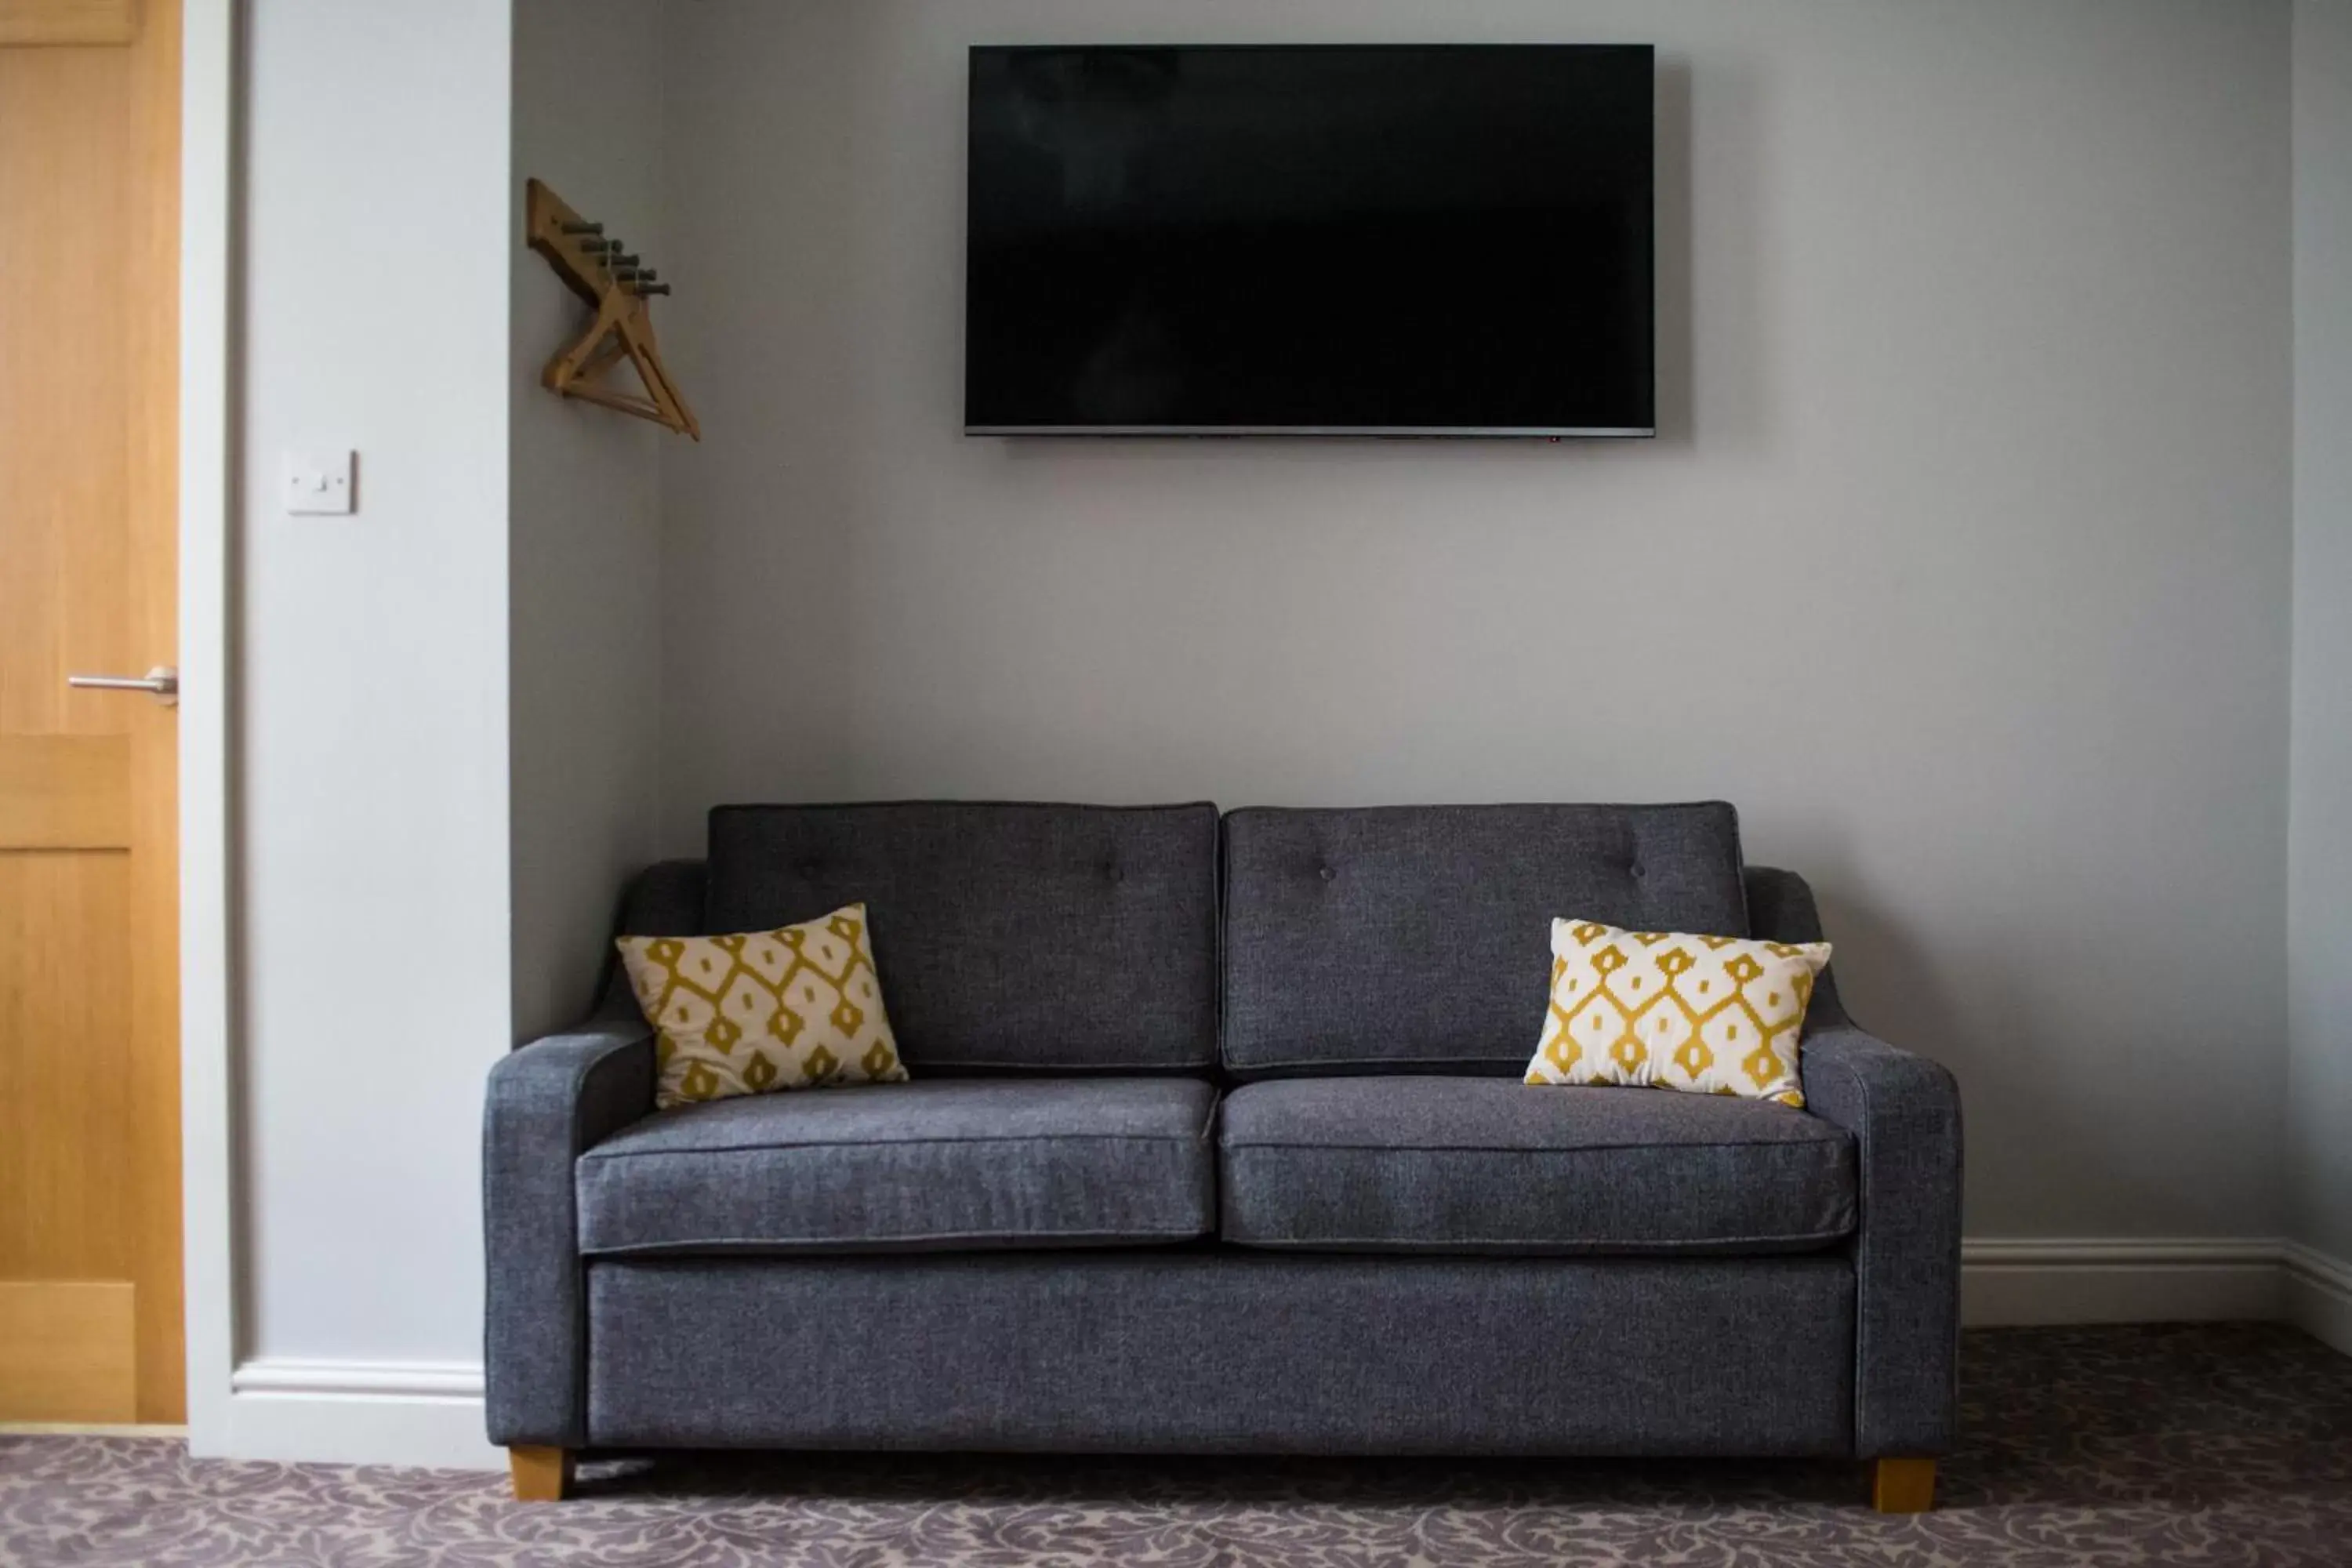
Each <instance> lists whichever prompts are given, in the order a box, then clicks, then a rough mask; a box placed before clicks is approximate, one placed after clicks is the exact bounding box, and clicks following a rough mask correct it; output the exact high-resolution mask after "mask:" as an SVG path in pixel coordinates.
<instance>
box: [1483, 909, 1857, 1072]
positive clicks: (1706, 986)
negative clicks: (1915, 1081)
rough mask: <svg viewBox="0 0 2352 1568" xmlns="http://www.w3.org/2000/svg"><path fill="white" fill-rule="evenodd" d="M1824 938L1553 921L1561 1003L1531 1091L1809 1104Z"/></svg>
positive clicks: (1554, 971)
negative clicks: (1806, 1036)
mask: <svg viewBox="0 0 2352 1568" xmlns="http://www.w3.org/2000/svg"><path fill="white" fill-rule="evenodd" d="M1829 961H1830V944H1829V943H1828V942H1801V943H1791V942H1748V941H1744V940H1742V939H1741V938H1738V937H1729V936H1687V935H1685V934H1683V933H1681V932H1679V931H1620V930H1618V929H1617V928H1616V927H1615V926H1609V925H1602V924H1601V923H1599V922H1598V921H1564V920H1556V921H1552V922H1551V1006H1550V1009H1549V1012H1548V1013H1547V1014H1546V1015H1545V1017H1544V1027H1543V1039H1542V1042H1541V1043H1540V1044H1538V1046H1537V1047H1536V1054H1535V1059H1534V1060H1532V1061H1530V1062H1529V1063H1528V1077H1527V1081H1528V1082H1529V1083H1559V1084H1584V1083H1617V1084H1641V1085H1643V1086H1646V1087H1649V1088H1653V1089H1687V1090H1690V1091H1692V1092H1694V1093H1698V1094H1736V1095H1743V1096H1745V1097H1747V1098H1748V1099H1750V1100H1779V1101H1780V1103H1782V1104H1783V1105H1802V1104H1804V1103H1805V1095H1804V1090H1803V1089H1802V1087H1801V1084H1800V1082H1799V1080H1798V1077H1797V1037H1798V1035H1799V1033H1800V1032H1801V1030H1802V1029H1803V1027H1804V1023H1805V1005H1806V1004H1807V1003H1808V1002H1810V1001H1811V1000H1812V995H1813V978H1814V976H1816V975H1818V974H1819V973H1821V972H1822V966H1823V965H1825V964H1827V963H1829Z"/></svg>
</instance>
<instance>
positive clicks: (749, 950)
mask: <svg viewBox="0 0 2352 1568" xmlns="http://www.w3.org/2000/svg"><path fill="white" fill-rule="evenodd" d="M617 945H618V946H619V948H620V950H621V962H622V963H624V964H625V965H626V966H627V968H628V972H629V984H630V986H631V987H632V988H633V989H634V990H635V992H636V994H637V1005H638V1006H639V1007H641V1008H643V1009H644V1010H645V1015H646V1022H647V1023H649V1024H651V1025H653V1026H654V1027H655V1028H656V1029H658V1030H659V1031H661V1038H660V1041H659V1043H658V1045H657V1046H656V1053H657V1055H658V1058H659V1061H660V1065H661V1079H660V1082H659V1083H658V1084H657V1085H656V1089H655V1094H654V1103H655V1104H656V1106H658V1107H660V1108H661V1109H663V1110H667V1109H668V1108H669V1107H671V1106H673V1105H683V1104H686V1103H688V1102H689V1101H693V1100H724V1099H726V1098H728V1097H729V1096H730V1095H738V1094H760V1093H763V1092H765V1091H767V1090H770V1089H812V1088H817V1087H821V1086H824V1085H829V1084H837V1083H902V1082H904V1081H905V1080H906V1077H907V1069H906V1068H905V1067H904V1066H903V1065H902V1064H901V1063H900V1062H899V1060H898V1043H897V1042H896V1041H895V1040H893V1039H892V1038H891V1037H890V1017H889V1015H888V1014H887V1012H885V1011H884V1010H883V1006H882V982H881V977H880V976H879V975H877V973H875V970H874V951H873V949H872V947H871V946H870V945H868V942H867V940H866V906H865V905H864V904H850V905H848V906H846V907H845V908H842V909H838V910H834V911H833V913H831V914H829V915H824V916H823V917H821V918H819V919H816V920H813V921H803V922H802V923H801V924H799V925H791V926H785V927H783V928H782V929H781V930H779V931H752V932H747V933H745V934H743V935H740V936H625V937H622V938H621V939H620V940H619V942H618V943H617Z"/></svg>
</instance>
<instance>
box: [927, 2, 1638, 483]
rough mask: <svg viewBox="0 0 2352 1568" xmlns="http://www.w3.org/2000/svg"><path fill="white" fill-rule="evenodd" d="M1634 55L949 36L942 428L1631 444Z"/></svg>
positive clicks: (1634, 399) (1566, 48)
mask: <svg viewBox="0 0 2352 1568" xmlns="http://www.w3.org/2000/svg"><path fill="white" fill-rule="evenodd" d="M1652 70H1653V68H1652V51H1651V50H1650V49H1649V47H1646V46H1631V45H1627V46H1605V47H1604V46H1581V45H1574V46H1571V45H1532V46H1521V45H1498V46H1486V45H1447V46H1427V47H1424V46H1419V45H1408V46H1375V45H1367V46H1354V45H1349V46H1343V47H1328V46H1307V47H1180V48H1163V47H1133V48H1129V47H1069V48H1059V47H1021V48H992V47H982V48H975V49H973V50H972V51H971V139H970V157H971V163H970V186H969V191H968V198H969V212H968V215H967V216H968V223H969V237H968V245H967V250H966V257H965V343H964V346H965V359H964V424H965V428H966V430H967V431H968V432H970V433H971V434H975V435H1021V434H1101V435H1116V434H1144V435H1157V434H1168V435H1215V434H1270V435H1285V434H1308V435H1320V434H1343V435H1393V436H1423V435H1429V436H1443V435H1479V436H1490V435H1491V436H1520V435H1525V436H1646V435H1649V434H1651V433H1652V430H1653V427H1654V424H1655V415H1654V386H1653V382H1654V365H1653V358H1654V356H1653V348H1652V320H1651V317H1652V283H1651V252H1652V214H1651V161H1652V153H1651V89H1652Z"/></svg>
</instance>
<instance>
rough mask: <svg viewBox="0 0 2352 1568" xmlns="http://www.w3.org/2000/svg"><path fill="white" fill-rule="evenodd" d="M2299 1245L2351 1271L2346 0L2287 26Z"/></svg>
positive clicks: (2312, 2) (2350, 269) (2301, 14)
mask: <svg viewBox="0 0 2352 1568" xmlns="http://www.w3.org/2000/svg"><path fill="white" fill-rule="evenodd" d="M2294 330H2295V340H2294V375H2295V383H2294V430H2295V447H2294V805H2293V813H2292V819H2293V827H2292V829H2291V834H2290V838H2289V851H2288V874H2287V889H2288V915H2287V929H2288V931H2289V933H2290V935H2289V942H2290V949H2289V951H2290V959H2289V963H2290V965H2291V968H2290V977H2289V985H2288V996H2289V1026H2290V1028H2289V1033H2290V1038H2291V1040H2292V1050H2291V1054H2290V1057H2289V1062H2288V1068H2287V1085H2288V1094H2287V1107H2288V1110H2287V1114H2288V1121H2289V1126H2290V1129H2291V1131H2292V1133H2293V1141H2292V1144H2291V1148H2292V1150H2293V1154H2294V1235H2295V1236H2296V1237H2297V1238H2298V1239H2299V1240H2302V1241H2304V1242H2305V1243H2307V1244H2308V1245H2310V1246H2313V1247H2318V1248H2320V1249H2321V1250H2322V1251H2324V1252H2326V1253H2328V1254H2330V1255H2331V1256H2333V1257H2336V1258H2352V0H2298V3H2297V5H2296V6H2295V13H2294Z"/></svg>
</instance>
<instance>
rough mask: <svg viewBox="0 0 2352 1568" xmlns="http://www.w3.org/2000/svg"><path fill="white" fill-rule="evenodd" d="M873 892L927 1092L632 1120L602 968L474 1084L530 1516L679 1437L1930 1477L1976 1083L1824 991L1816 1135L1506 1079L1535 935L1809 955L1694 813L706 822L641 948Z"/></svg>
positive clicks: (1054, 812) (1757, 1109)
mask: <svg viewBox="0 0 2352 1568" xmlns="http://www.w3.org/2000/svg"><path fill="white" fill-rule="evenodd" d="M854 900H864V901H865V902H866V905H867V906H868V913H869V921H870V927H871V931H872V933H873V941H874V944H875V956H876V962H877V966H878V968H879V971H880V973H881V976H882V981H883V985H884V990H885V995H886V1000H887V1005H888V1007H889V1011H890V1015H891V1021H892V1024H893V1026H894V1028H895V1030H896V1032H897V1035H898V1046H899V1049H900V1053H901V1055H902V1056H903V1057H904V1058H905V1060H906V1062H907V1063H908V1068H909V1069H910V1071H911V1072H912V1074H913V1077H914V1081H913V1082H911V1083H909V1084H904V1085H876V1086H866V1087H859V1088H854V1089H828V1090H821V1091H811V1092H803V1093H793V1094H777V1095H765V1096H760V1097H756V1098H751V1099H742V1100H727V1101H721V1102H718V1103H714V1104H710V1105H704V1106H695V1107H688V1108H683V1109H680V1110H671V1111H664V1112H658V1113H656V1111H655V1110H653V1086H654V1053H653V1048H652V1044H651V1034H650V1031H649V1029H648V1028H647V1027H646V1025H645V1023H644V1022H643V1020H642V1019H641V1018H640V1017H639V1016H638V1013H637V1010H636V1007H635V1004H634V1002H633V1001H632V999H631V998H630V996H629V994H628V992H627V988H626V986H625V984H623V983H622V982H621V981H620V980H619V979H618V977H617V976H615V977H614V981H613V983H612V984H610V985H609V986H608V987H607V990H606V994H605V997H604V1003H603V1005H602V1006H601V1008H600V1009H599V1010H598V1012H597V1013H596V1015H595V1016H593V1018H592V1019H591V1020H590V1021H588V1022H587V1023H585V1024H583V1026H581V1027H579V1028H578V1029H576V1030H573V1031H571V1032H568V1033H565V1034H562V1035H557V1036H554V1037H550V1038H546V1039H542V1040H539V1041H536V1042H534V1043H532V1044H530V1045H528V1046H525V1047H522V1048H520V1049H518V1050H516V1051H515V1052H513V1053H512V1054H511V1055H510V1056H509V1057H507V1058H505V1059H503V1060H502V1061H500V1062H499V1064H498V1066H497V1068H496V1069H495V1070H494V1071H493V1072H492V1073H491V1075H490V1082H489V1093H488V1115H487V1128H486V1135H485V1151H484V1153H485V1172H484V1183H485V1188H486V1206H487V1244H488V1425H489V1435H490V1437H491V1439H492V1440H493V1441H494V1442H496V1443H499V1444H502V1445H505V1446H507V1447H509V1450H510V1452H511V1453H512V1455H513V1457H514V1463H515V1477H516V1485H517V1489H518V1491H519V1492H520V1493H521V1494H523V1495H529V1496H556V1495H561V1492H562V1488H563V1487H564V1485H565V1484H566V1482H567V1480H568V1478H569V1475H570V1467H571V1462H572V1456H573V1455H574V1454H576V1453H577V1452H579V1451H580V1450H583V1449H595V1448H630V1449H635V1448H644V1447H726V1446H751V1447H857V1448H892V1447H898V1448H970V1449H1101V1450H1126V1451H1183V1452H1209V1451H1236V1450H1242V1451H1255V1452H1266V1453H1349V1454H1383V1453H1396V1454H1415V1453H1425V1454H1559V1455H1579V1454H1622V1455H1789V1456H1815V1457H1819V1456H1840V1457H1848V1458H1857V1459H1867V1460H1874V1461H1877V1462H1878V1463H1877V1470H1876V1474H1877V1482H1878V1490H1877V1494H1876V1496H1877V1500H1878V1502H1879V1504H1880V1505H1881V1506H1882V1507H1887V1508H1917V1507H1925V1506H1927V1493H1928V1491H1929V1489H1931V1488H1932V1483H1933V1475H1934V1469H1933V1461H1934V1458H1935V1456H1937V1455H1938V1454H1940V1453H1942V1452H1943V1451H1945V1450H1946V1449H1947V1447H1948V1446H1949V1444H1950V1443H1951V1441H1952V1436H1953V1427H1954V1419H1955V1401H1956V1395H1955V1386H1954V1363H1955V1345H1956V1334H1957V1325H1958V1277H1959V1275H1958V1264H1959V1257H1958V1253H1959V1208H1960V1121H1959V1104H1958V1094H1957V1090H1956V1089H1955V1087H1954V1084H1953V1081H1952V1079H1951V1078H1950V1076H1949V1075H1948V1073H1946V1072H1945V1071H1944V1070H1943V1069H1942V1068H1939V1067H1937V1065H1936V1064H1934V1063H1933V1062H1930V1061H1927V1060H1926V1059H1924V1058H1919V1057H1916V1056H1913V1055H1910V1054H1907V1053H1906V1052H1904V1051H1901V1050H1898V1049H1896V1048H1895V1047H1892V1046H1889V1045H1886V1044H1885V1043H1883V1042H1881V1041H1879V1040H1877V1039H1874V1038H1873V1037H1871V1036H1869V1035H1867V1034H1865V1033H1864V1032H1863V1030H1862V1029H1861V1028H1859V1027H1858V1026H1855V1025H1854V1024H1853V1021H1852V1020H1851V1019H1849V1018H1848V1017H1847V1016H1846V1015H1845V1013H1844V1011H1843V1008H1842V1006H1841V1005H1839V1001H1838V996H1837V991H1836V987H1835V984H1834V983H1833V982H1832V979H1831V978H1830V977H1829V976H1827V975H1824V977H1823V979H1822V983H1821V985H1820V987H1819V990H1818V992H1817V994H1816V995H1815V998H1814V1000H1813V1004H1812V1006H1811V1013H1810V1016H1809V1017H1808V1020H1807V1025H1806V1030H1805V1035H1804V1041H1803V1058H1802V1070H1803V1082H1804V1091H1805V1097H1806V1101H1807V1104H1806V1108H1805V1109H1804V1110H1794V1109H1791V1108H1789V1107H1786V1106H1781V1105H1778V1104H1772V1103H1769V1102H1764V1101H1757V1100H1728V1099H1717V1098H1714V1097H1708V1096H1695V1095H1680V1094H1673V1093H1667V1092H1659V1091H1651V1090H1639V1089H1550V1088H1547V1089H1531V1088H1528V1087H1525V1086H1523V1085H1522V1084H1520V1083H1519V1082H1518V1076H1519V1074H1520V1072H1521V1071H1522V1070H1523V1068H1525V1065H1526V1062H1527V1059H1528V1055H1529V1054H1530V1053H1531V1051H1532V1050H1533V1048H1534V1043H1535V1041H1536V1038H1537V1035H1538V1028H1539V1026H1540V1023H1541V1019H1542V1016H1543V1011H1542V1010H1543V1007H1544V997H1545V992H1546V982H1547V977H1548V966H1549V949H1548V945H1547V937H1548V932H1549V921H1550V920H1551V919H1552V917H1554V916H1555V915H1562V914H1567V915H1576V916H1583V917H1588V918H1592V919H1597V920H1601V921H1608V922H1610V923H1612V924H1617V925H1622V926H1628V927H1633V928H1637V929H1651V930H1657V929H1676V930H1687V931H1704V932H1716V933H1727V934H1753V935H1757V936H1761V937H1770V938H1777V939H1781V940H1787V941H1806V940H1814V939H1817V938H1819V937H1820V935H1821V930H1820V923H1819V920H1818V917H1817V915H1816V913H1815V910H1814V905H1813V900H1812V897H1811V893H1810V892H1809V890H1808V889H1807V888H1806V885H1805V883H1804V882H1803V881H1802V880H1801V879H1799V878H1798V877H1796V876H1795V875H1793V874H1791V873H1790V872H1787V871H1778V870H1769V869H1765V868H1753V867H1745V866H1743V864H1742V861H1741V857H1740V850H1739V842H1738V823H1737V818H1736V816H1735V814H1734V813H1733V811H1732V809H1731V808H1730V807H1729V806H1727V805H1720V804H1701V805H1666V806H1598V805H1528V806H1433V807H1397V808H1381V809H1358V810H1274V809H1261V810H1244V811H1237V812H1234V813H1232V814H1231V815H1229V816H1223V817H1222V818H1221V817H1220V816H1219V815H1218V813H1217V811H1216V809H1215V808H1214V807H1213V806H1209V805H1180V806H1170V807H1150V808H1112V807H1090V806H1070V805H982V804H903V805H842V806H729V807H721V808H719V809H718V810H717V811H715V812H713V813H712V815H711V818H710V831H709V858H708V859H707V860H704V861H691V862H688V861H674V862H667V863H664V864H661V865H657V866H656V867H653V868H650V869H649V870H647V871H646V873H645V874H644V875H643V876H642V877H641V878H640V879H638V880H637V881H636V883H635V886H634V887H633V888H632V889H630V891H629V893H628V895H627V900H626V907H625V913H624V917H623V926H624V929H625V931H630V932H633V933H641V934H679V933H688V932H711V931H745V930H756V929H766V928H770V927H773V926H776V925H780V924H783V923H786V922H790V921H801V920H805V919H809V918H811V917H813V916H815V915H818V914H821V913H823V912H824V911H825V910H830V909H833V908H835V907H837V906H838V905H841V904H844V903H847V902H851V901H854Z"/></svg>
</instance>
